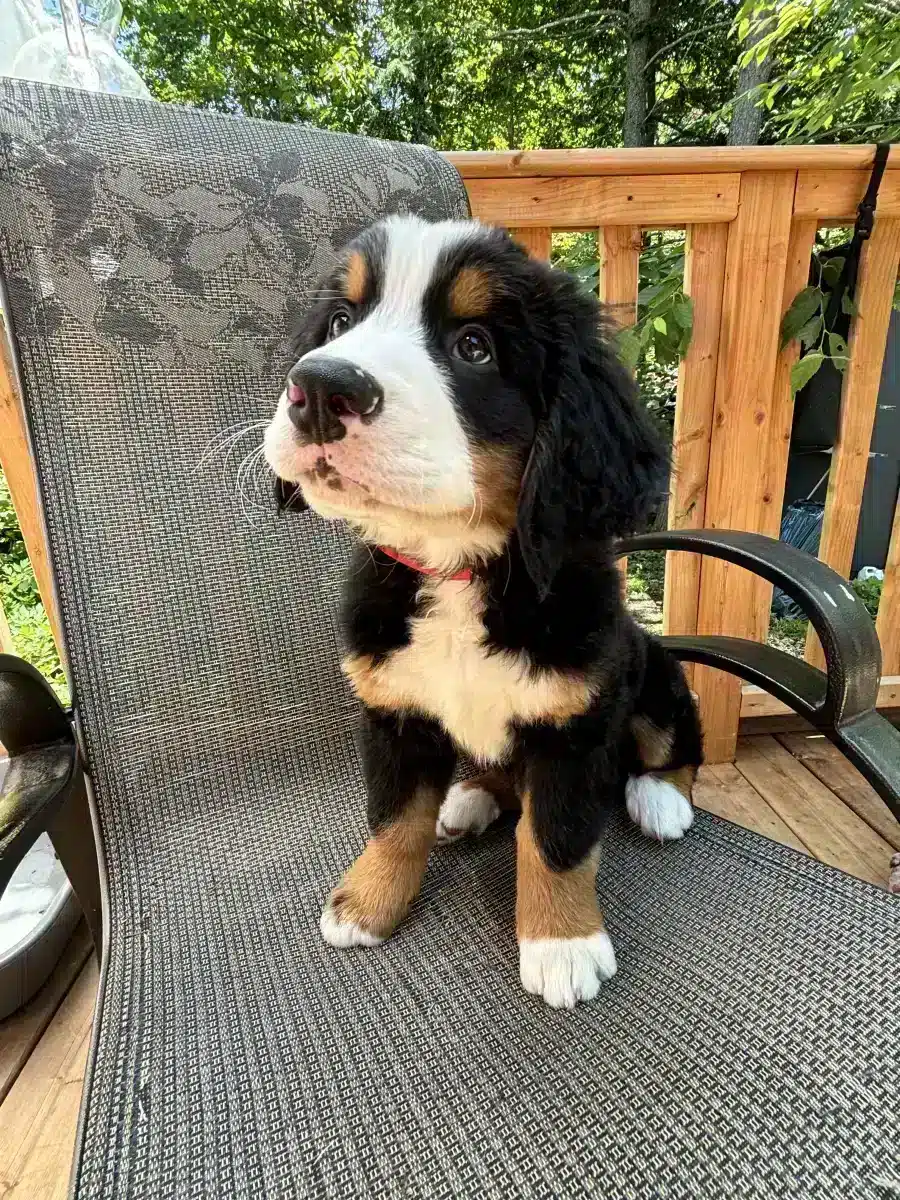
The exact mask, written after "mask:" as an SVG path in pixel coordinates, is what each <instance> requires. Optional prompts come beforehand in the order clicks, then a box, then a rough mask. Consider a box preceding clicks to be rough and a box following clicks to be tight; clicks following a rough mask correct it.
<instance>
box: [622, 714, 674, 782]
mask: <svg viewBox="0 0 900 1200" xmlns="http://www.w3.org/2000/svg"><path fill="white" fill-rule="evenodd" d="M631 732H632V733H633V734H634V740H635V741H636V742H637V746H638V752H639V754H640V756H641V762H642V763H643V764H644V766H645V767H646V768H647V770H648V771H658V770H659V769H660V768H661V767H664V766H665V765H666V763H667V762H670V761H671V754H672V743H673V742H674V740H675V735H674V732H673V731H672V730H671V729H660V727H659V726H658V725H654V724H653V722H652V721H651V720H649V719H648V718H647V717H643V716H637V717H634V718H632V721H631Z"/></svg>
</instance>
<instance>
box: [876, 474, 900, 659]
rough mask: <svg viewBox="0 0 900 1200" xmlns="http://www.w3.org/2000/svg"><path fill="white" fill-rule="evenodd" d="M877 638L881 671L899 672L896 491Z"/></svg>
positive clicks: (899, 503) (899, 500)
mask: <svg viewBox="0 0 900 1200" xmlns="http://www.w3.org/2000/svg"><path fill="white" fill-rule="evenodd" d="M875 628H876V629H877V630H878V638H879V640H880V642H881V673H882V674H883V675H900V493H898V495H897V507H896V508H895V509H894V524H893V528H892V529H891V542H890V546H889V547H888V554H887V562H886V563H885V564H884V588H883V589H882V592H881V602H880V604H879V605H878V620H877V621H876V622H875Z"/></svg>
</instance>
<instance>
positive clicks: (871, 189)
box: [825, 142, 891, 330]
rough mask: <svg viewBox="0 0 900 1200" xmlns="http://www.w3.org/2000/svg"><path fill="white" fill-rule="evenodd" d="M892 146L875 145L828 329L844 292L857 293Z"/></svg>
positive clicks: (829, 309)
mask: <svg viewBox="0 0 900 1200" xmlns="http://www.w3.org/2000/svg"><path fill="white" fill-rule="evenodd" d="M890 149H891V144H890V142H879V143H878V145H877V146H876V147H875V158H874V160H873V162H872V174H871V176H870V177H869V186H868V187H867V188H866V194H865V195H864V196H863V198H862V200H860V202H859V207H858V208H857V210H856V223H855V225H854V226H853V237H852V238H851V240H850V245H849V246H848V247H847V254H846V257H845V258H844V265H843V267H842V269H841V273H840V276H839V277H838V281H837V283H836V284H835V286H834V289H833V290H832V293H831V296H830V297H829V300H828V307H827V310H826V312H825V328H826V329H832V330H833V329H834V328H835V323H836V322H837V319H838V317H839V315H840V312H841V300H842V299H843V296H844V293H845V292H846V294H847V295H848V296H849V298H850V299H851V300H853V299H855V297H856V280H857V278H858V276H859V259H860V255H861V254H862V248H863V242H867V241H868V240H869V238H870V237H871V236H872V229H873V227H874V224H875V207H876V205H877V203H878V189H879V187H881V180H882V177H883V175H884V170H885V167H886V166H887V160H888V154H889V153H890Z"/></svg>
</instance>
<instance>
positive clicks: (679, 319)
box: [672, 296, 694, 333]
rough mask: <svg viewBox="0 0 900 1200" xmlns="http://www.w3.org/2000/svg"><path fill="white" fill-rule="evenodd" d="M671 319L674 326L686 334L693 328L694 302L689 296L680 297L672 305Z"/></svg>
mask: <svg viewBox="0 0 900 1200" xmlns="http://www.w3.org/2000/svg"><path fill="white" fill-rule="evenodd" d="M672 317H673V319H674V321H675V323H676V325H678V326H680V328H681V329H683V330H684V331H685V332H686V333H690V331H691V330H692V329H693V328H694V302H693V300H692V299H691V298H690V296H682V297H681V298H680V299H679V300H676V301H675V303H674V304H673V305H672Z"/></svg>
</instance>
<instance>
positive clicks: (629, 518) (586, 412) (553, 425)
mask: <svg viewBox="0 0 900 1200" xmlns="http://www.w3.org/2000/svg"><path fill="white" fill-rule="evenodd" d="M576 303H577V302H576ZM578 308H581V306H580V305H578ZM585 315H586V316H587V318H588V319H587V321H585V320H584V317H585ZM566 325H568V326H569V327H568V328H566ZM559 337H560V343H561V348H560V344H558V345H557V348H556V353H555V354H554V355H553V356H552V359H553V360H554V361H550V362H548V366H547V368H546V370H545V373H544V381H543V382H544V388H543V391H544V402H545V409H546V413H545V416H544V417H543V419H542V420H541V421H540V423H539V425H538V430H537V435H536V437H535V441H534V445H533V446H532V450H531V456H530V458H529V460H528V465H527V467H526V470H525V475H524V478H523V480H522V487H521V491H520V495H519V509H518V519H517V532H518V537H519V544H520V546H521V550H522V557H523V559H524V562H525V566H526V567H527V569H528V573H529V575H530V576H531V578H532V580H533V581H534V584H535V586H536V588H537V590H538V593H539V595H540V596H541V598H543V597H544V596H546V595H547V593H548V592H549V591H550V588H551V586H552V583H553V579H554V577H555V575H556V574H557V572H558V571H559V569H560V567H561V566H562V564H563V562H564V561H565V559H566V557H567V556H568V555H569V554H571V553H572V552H573V551H575V550H577V547H578V545H579V543H584V542H586V541H594V542H597V541H610V540H612V539H614V538H617V537H623V536H625V535H626V534H629V533H633V532H636V531H637V530H639V529H640V528H641V527H642V526H644V525H645V524H646V522H647V521H648V519H649V518H650V516H651V515H652V514H653V512H654V511H655V510H656V508H657V507H658V505H659V502H660V500H661V497H662V495H663V494H664V491H665V489H666V486H667V479H668V466H669V463H668V455H667V454H666V452H665V450H664V448H663V445H662V441H661V439H660V437H659V435H658V434H657V432H656V430H655V428H654V426H653V423H652V421H651V419H650V417H649V416H648V414H647V412H646V410H645V409H644V407H643V405H642V404H641V403H640V401H639V399H638V396H637V390H636V388H635V385H634V382H633V381H632V379H631V376H630V375H629V374H628V372H627V371H626V369H625V367H623V366H622V364H621V363H620V362H619V361H618V359H617V358H616V357H615V355H614V353H613V352H612V350H611V349H610V348H609V346H608V345H606V344H605V343H604V341H603V339H602V337H601V335H600V333H599V313H598V311H597V309H596V307H595V306H593V305H591V306H589V307H588V309H587V310H586V311H585V310H583V309H582V310H581V311H580V312H579V311H577V310H576V313H575V314H574V319H573V320H572V321H571V323H570V322H569V321H568V320H567V321H565V322H564V323H563V326H562V328H561V329H560V331H559Z"/></svg>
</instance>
